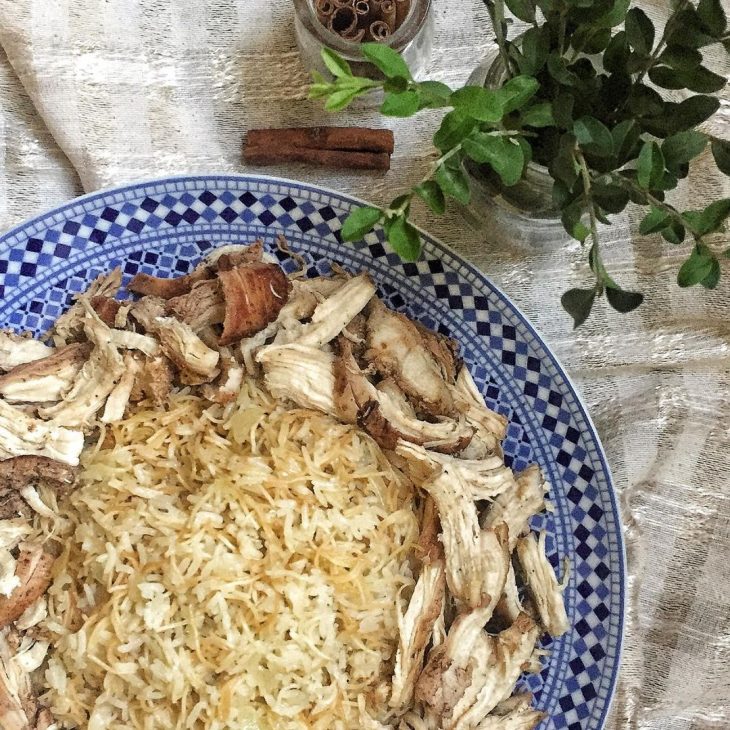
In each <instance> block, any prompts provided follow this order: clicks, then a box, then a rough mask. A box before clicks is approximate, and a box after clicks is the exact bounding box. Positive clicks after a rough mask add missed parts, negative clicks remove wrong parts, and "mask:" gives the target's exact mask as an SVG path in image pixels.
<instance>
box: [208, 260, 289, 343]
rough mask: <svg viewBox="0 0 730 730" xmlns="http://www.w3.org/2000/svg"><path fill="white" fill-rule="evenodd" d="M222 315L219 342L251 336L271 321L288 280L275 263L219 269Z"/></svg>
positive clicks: (284, 298)
mask: <svg viewBox="0 0 730 730" xmlns="http://www.w3.org/2000/svg"><path fill="white" fill-rule="evenodd" d="M218 278H219V280H220V283H221V287H222V290H223V299H224V301H225V316H224V320H223V333H222V334H221V337H220V344H221V345H230V344H232V343H234V342H238V340H240V339H242V338H244V337H251V336H252V335H255V334H256V333H257V332H259V331H261V330H262V329H264V327H266V326H267V325H268V324H269V323H271V322H273V321H274V320H275V319H276V318H277V317H278V316H279V312H280V311H281V309H282V307H283V306H284V305H285V304H286V302H287V300H288V298H289V291H290V288H291V284H290V282H289V279H287V278H286V275H285V274H284V272H283V271H282V270H281V269H280V268H279V267H278V266H277V265H276V264H263V263H260V264H244V265H241V266H236V267H235V268H232V269H229V270H225V271H219V272H218Z"/></svg>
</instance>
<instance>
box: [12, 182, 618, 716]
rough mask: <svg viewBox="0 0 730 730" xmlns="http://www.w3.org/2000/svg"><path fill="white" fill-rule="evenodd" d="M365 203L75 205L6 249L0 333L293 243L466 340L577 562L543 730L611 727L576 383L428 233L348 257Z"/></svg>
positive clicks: (614, 598) (511, 452) (587, 438)
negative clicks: (90, 300)
mask: <svg viewBox="0 0 730 730" xmlns="http://www.w3.org/2000/svg"><path fill="white" fill-rule="evenodd" d="M359 202H360V201H356V200H354V199H353V198H351V197H348V196H343V195H341V194H338V193H335V192H333V191H328V190H324V189H322V188H317V187H314V186H310V185H305V184H302V183H297V182H293V181H289V180H281V179H275V178H267V177H259V176H206V177H194V178H172V179H167V180H161V181H157V182H151V183H141V184H138V185H133V186H130V187H127V188H123V189H118V190H112V191H108V192H101V193H96V194H92V195H88V196H85V197H83V198H79V199H78V200H76V201H73V202H72V203H69V204H68V205H66V206H64V207H62V208H59V209H57V210H55V211H53V212H50V213H47V214H45V215H42V216H40V217H38V218H35V219H33V220H31V221H28V222H27V223H25V224H23V225H21V226H19V227H17V228H15V229H13V230H12V231H10V232H9V233H7V234H6V235H5V236H3V237H2V238H0V300H1V301H0V326H2V327H12V328H14V329H16V330H32V331H33V332H34V333H35V334H36V335H39V334H41V333H42V332H44V331H46V330H47V329H48V328H49V327H50V325H51V323H52V322H53V321H54V320H55V319H56V318H57V317H58V315H59V314H60V313H61V312H62V311H64V309H65V308H66V307H67V306H68V304H69V303H70V301H71V298H72V296H73V294H74V293H76V292H78V291H81V290H83V289H84V288H85V287H86V286H87V285H88V283H89V282H90V281H91V280H93V279H94V278H95V277H96V276H98V275H99V274H100V273H102V272H104V271H108V270H110V269H111V268H113V267H114V266H117V265H121V266H122V268H123V272H124V275H125V277H127V278H128V277H131V276H132V275H134V274H135V273H136V272H138V271H145V272H147V273H150V274H156V275H159V276H172V275H179V274H180V273H184V272H186V271H188V270H190V268H192V266H194V265H195V263H196V262H197V261H198V260H199V259H200V257H201V256H202V255H204V254H205V253H206V251H207V250H209V249H210V248H211V247H213V246H216V245H221V244H223V243H227V242H250V241H252V240H254V239H255V238H257V237H260V238H263V239H264V242H265V244H266V245H267V247H268V249H269V251H271V252H273V253H275V254H276V255H277V256H278V257H279V259H280V261H281V262H282V265H283V266H284V267H285V268H287V267H293V266H294V262H293V261H291V260H290V259H288V257H287V256H286V255H285V254H283V253H282V252H280V251H278V250H277V248H276V244H275V239H276V236H277V234H279V233H283V234H284V235H285V236H286V238H287V240H288V241H289V244H290V246H291V248H292V249H294V250H296V251H297V252H298V253H301V254H303V255H304V257H305V259H306V261H307V263H308V265H309V267H310V273H311V274H315V273H318V272H319V273H325V272H326V271H328V270H329V266H330V263H332V262H338V263H340V264H341V265H343V266H345V267H347V268H349V269H351V270H363V269H366V270H368V271H370V272H371V274H372V275H373V277H374V279H375V280H376V282H377V284H378V286H379V289H380V292H381V294H382V295H383V296H384V297H385V298H386V300H387V301H388V303H389V304H390V305H391V306H393V307H394V308H396V309H399V310H401V311H404V312H406V313H408V314H409V316H412V317H415V318H417V319H419V320H420V321H422V322H423V323H424V324H426V325H427V326H429V327H432V328H436V329H439V330H440V331H442V332H444V333H446V334H449V335H451V336H453V337H455V338H456V339H457V340H459V342H460V343H461V344H462V348H463V355H464V358H465V361H466V362H467V364H468V365H469V367H470V368H471V371H472V373H473V375H474V377H475V380H476V382H477V384H478V386H479V387H480V389H481V390H482V393H483V394H484V396H485V398H486V400H487V402H488V404H489V405H490V406H491V407H492V408H495V409H496V410H498V411H499V412H501V413H504V414H505V415H506V416H507V417H508V418H509V422H510V423H509V429H508V434H507V438H506V440H505V443H504V451H505V456H506V458H507V460H508V462H509V463H510V464H511V465H512V466H513V468H515V469H522V468H524V467H525V466H527V465H528V464H529V463H532V462H538V463H539V464H540V466H541V467H542V469H543V470H544V472H545V474H546V476H547V477H548V480H549V482H550V484H551V492H550V495H549V496H550V500H551V502H552V503H553V505H554V507H555V510H554V512H552V513H546V514H544V515H541V516H539V517H538V518H535V521H534V524H533V527H535V528H536V529H545V530H546V531H547V533H548V539H547V548H548V554H549V557H550V560H551V562H552V563H553V565H554V566H555V567H556V568H558V566H559V565H560V564H561V559H562V556H568V557H569V558H570V565H571V567H570V575H569V580H568V585H567V587H566V592H565V598H566V605H567V609H568V614H569V616H570V618H571V622H572V627H573V628H572V630H571V631H570V632H569V633H567V634H566V635H565V636H563V637H561V638H560V639H558V640H556V641H550V639H549V637H545V638H544V639H543V646H544V647H546V648H548V649H549V651H550V654H549V657H548V658H547V660H546V662H545V666H544V668H543V671H542V672H541V673H540V674H538V675H530V676H525V677H523V678H522V679H521V684H522V685H523V686H524V687H525V688H529V689H530V690H531V691H532V692H534V693H535V696H536V699H537V702H538V704H539V706H540V707H541V708H542V709H544V710H545V711H547V712H548V713H549V716H550V717H549V719H548V720H546V721H545V723H544V724H543V725H542V726H541V727H544V728H555V729H556V730H557V729H562V728H566V729H567V730H599V729H600V728H601V727H602V726H603V723H604V720H605V717H606V715H607V712H608V707H609V703H610V699H611V696H612V694H613V690H614V686H615V682H616V673H617V671H618V665H619V659H620V650H621V640H622V634H623V613H624V589H625V585H624V582H625V564H624V547H623V541H622V536H621V521H620V515H619V510H618V504H617V500H616V495H615V492H614V490H613V486H612V484H611V478H610V474H609V471H608V467H607V464H606V459H605V455H604V453H603V450H602V447H601V445H600V442H599V440H598V437H597V435H596V432H595V429H594V426H593V424H592V423H591V421H590V418H589V416H588V415H587V413H586V410H585V408H584V406H583V404H582V403H581V401H580V399H579V397H578V395H577V394H576V391H575V389H574V387H573V385H572V384H571V382H570V380H569V379H568V377H567V376H566V375H565V373H564V372H563V370H562V368H561V367H560V365H559V364H558V363H557V361H556V359H555V357H554V356H553V355H552V353H551V352H550V350H549V349H548V348H547V346H546V345H545V344H544V343H543V342H542V340H541V339H540V337H539V335H538V334H537V333H536V332H535V330H534V329H533V327H532V326H531V325H530V324H529V323H528V322H527V320H526V319H525V317H524V316H523V315H522V314H521V313H520V312H519V310H518V309H517V308H516V307H515V306H514V305H513V304H512V303H511V302H510V300H509V299H508V298H507V297H506V296H505V295H504V294H503V293H502V292H501V291H500V290H499V289H498V288H497V287H495V286H494V285H493V284H492V283H491V282H490V281H489V280H488V279H487V278H486V277H485V276H484V275H483V274H482V273H481V272H479V271H478V270H477V269H475V268H474V267H473V266H471V265H470V264H468V263H467V262H465V261H464V260H463V259H461V258H460V257H459V256H457V255H456V254H455V253H454V252H452V251H450V250H449V249H448V248H446V247H445V246H444V245H443V244H441V243H440V242H438V241H435V240H434V239H432V238H430V237H429V236H428V235H426V234H425V233H424V234H423V240H424V250H423V255H422V257H421V259H420V260H419V261H417V262H414V263H406V262H403V261H401V260H400V259H399V258H398V256H396V255H395V254H394V253H393V252H392V251H391V250H390V249H389V248H388V246H387V244H386V243H385V242H384V236H383V231H382V230H376V231H374V232H372V233H369V234H368V235H367V236H366V237H365V239H364V241H361V242H359V243H358V244H355V245H350V244H347V245H343V244H342V243H341V240H340V233H339V231H340V227H341V225H342V222H343V220H344V219H345V217H346V216H347V214H348V213H349V211H350V210H351V209H352V207H353V206H354V205H357V204H358V203H359Z"/></svg>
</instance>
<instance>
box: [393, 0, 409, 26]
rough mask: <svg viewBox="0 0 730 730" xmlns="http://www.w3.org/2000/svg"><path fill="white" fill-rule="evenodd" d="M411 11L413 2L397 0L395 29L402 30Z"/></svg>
mask: <svg viewBox="0 0 730 730" xmlns="http://www.w3.org/2000/svg"><path fill="white" fill-rule="evenodd" d="M410 9H411V0H395V27H396V28H400V27H401V25H403V21H404V20H405V19H406V18H407V17H408V13H409V11H410Z"/></svg>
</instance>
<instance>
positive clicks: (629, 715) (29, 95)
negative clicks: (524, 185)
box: [0, 0, 730, 730]
mask: <svg viewBox="0 0 730 730" xmlns="http://www.w3.org/2000/svg"><path fill="white" fill-rule="evenodd" d="M665 4H666V3H665V2H664V0H654V4H653V6H650V7H649V10H650V12H652V13H653V14H654V15H655V16H656V15H661V9H662V7H663V6H664V5H665ZM434 12H435V16H436V39H435V51H434V57H433V63H432V74H433V76H434V77H436V78H439V79H441V80H443V81H445V82H447V83H452V84H457V83H461V82H463V81H464V80H465V79H466V78H467V76H468V75H469V73H470V71H471V70H472V69H473V68H474V66H475V65H476V64H477V63H478V61H479V59H480V58H481V57H482V55H483V54H484V52H485V49H486V48H487V47H488V45H489V43H490V28H489V25H488V21H487V19H486V13H485V10H484V7H483V5H482V3H481V2H479V1H478V0H434ZM292 13H293V9H292V6H291V4H290V3H289V2H287V0H272V2H269V3H263V2H261V1H260V0H206V2H200V1H199V0H198V1H194V0H178V1H177V2H170V0H0V43H1V44H2V49H4V53H3V55H2V56H1V57H0V155H1V158H0V159H1V160H2V164H1V165H0V228H1V229H3V230H4V229H7V228H8V227H9V226H11V225H12V224H14V223H17V222H19V221H20V220H21V219H23V218H25V217H28V216H30V215H33V214H36V213H39V212H41V211H43V210H44V209H47V208H50V207H52V206H55V205H57V204H59V203H62V202H63V201H65V200H68V199H69V198H71V197H74V196H75V195H78V194H80V193H81V192H83V191H89V190H94V189H97V188H100V187H106V186H117V185H121V184H122V183H126V182H129V181H131V180H139V179H145V178H153V177H160V176H163V175H167V174H171V173H199V172H226V171H229V172H241V171H243V170H245V169H246V168H245V167H244V166H243V164H242V162H241V156H240V145H241V135H242V133H243V131H244V130H245V129H247V128H249V127H259V126H286V125H306V124H315V123H326V122H328V121H329V122H334V123H337V124H343V123H348V122H352V123H360V124H375V125H378V124H384V123H385V124H387V125H388V126H391V127H392V128H393V129H394V130H395V133H396V146H397V150H396V154H395V155H394V158H393V169H392V170H391V172H389V173H388V174H387V175H373V174H368V173H346V172H337V171H326V170H319V169H315V168H309V167H296V166H288V167H286V168H273V169H268V170H267V172H270V173H271V174H281V175H283V176H288V177H294V178H300V179H302V180H306V181H310V182H316V183H320V184H323V185H326V186H329V187H332V188H336V189H339V190H342V191H344V192H348V193H354V194H357V195H360V196H363V197H367V198H370V199H372V200H374V201H376V202H379V203H383V202H386V201H387V200H389V199H390V197H391V196H392V195H393V191H396V190H398V189H400V188H401V187H403V186H405V185H409V184H411V183H413V182H414V181H416V180H418V179H419V178H420V177H422V175H423V174H424V172H425V171H426V169H427V167H428V165H429V162H430V161H431V160H432V159H433V153H432V147H431V144H430V136H431V134H432V131H433V129H434V127H435V125H436V124H437V122H438V118H439V114H438V113H437V112H433V113H425V114H422V115H420V116H419V117H417V118H416V119H409V120H406V121H395V120H388V121H385V122H384V121H383V120H381V119H379V118H378V117H377V115H375V114H374V113H372V112H357V113H349V114H343V115H340V116H338V117H336V118H334V119H333V118H332V117H330V116H328V115H327V114H325V113H324V112H323V111H322V110H321V105H320V104H319V103H316V102H310V101H308V100H307V99H306V83H307V74H306V72H305V69H304V68H303V67H302V65H301V63H300V61H299V57H298V53H297V48H296V44H295V39H294V31H293V23H292ZM725 72H727V66H725ZM713 124H714V131H715V132H716V133H718V134H722V135H724V136H725V137H726V138H730V102H729V101H728V98H725V100H724V103H723V107H722V109H721V111H720V113H719V114H718V115H717V118H716V120H715V122H714V123H713ZM707 172H708V171H707V170H705V171H703V174H698V175H694V174H693V176H692V178H691V179H690V181H689V184H688V185H686V186H684V188H683V190H682V193H681V194H682V195H683V196H684V197H685V199H686V200H687V201H689V204H690V205H694V206H695V207H699V206H700V205H702V204H703V203H705V202H706V201H707V199H708V198H709V196H720V195H724V196H729V195H730V185H729V184H728V180H727V178H723V177H722V176H721V175H719V174H718V173H716V172H714V173H712V174H711V175H710V174H707ZM632 217H633V218H634V224H636V220H635V219H636V215H633V216H632ZM419 222H421V223H422V224H423V225H424V226H425V227H426V228H428V229H429V230H430V231H432V232H433V233H434V234H436V235H437V236H439V237H441V238H442V239H443V240H444V241H445V242H447V243H448V244H450V245H451V246H453V247H454V248H456V249H457V250H458V251H459V252H461V253H462V254H463V255H464V256H466V257H467V258H469V259H471V260H472V261H474V262H475V263H477V264H478V265H479V266H480V267H481V268H482V269H483V270H484V271H485V272H486V273H487V274H488V275H489V276H490V277H492V279H493V280H494V281H495V282H496V283H497V284H499V285H500V286H501V287H502V288H503V289H504V290H505V291H507V292H508V293H509V295H510V296H511V297H512V298H513V299H514V300H515V301H516V302H517V304H518V305H519V306H520V307H521V308H522V309H523V311H525V312H526V313H527V315H528V316H529V317H530V318H531V320H532V321H533V322H534V323H535V325H536V326H537V327H538V328H539V329H540V330H541V331H542V333H543V334H544V336H545V339H546V340H547V342H548V343H549V344H550V346H551V347H552V348H553V349H554V350H555V351H556V352H557V354H558V356H559V357H560V359H561V360H562V362H563V363H564V365H565V366H566V368H567V370H568V372H569V373H570V374H571V376H572V377H573V378H574V379H575V380H576V381H577V383H578V385H579V387H580V389H581V390H582V392H583V395H584V396H585V399H586V400H587V402H588V404H589V407H590V411H591V413H592V416H593V418H594V420H595V422H596V424H597V426H598V430H599V431H600V434H601V437H602V439H603V443H604V445H605V447H606V451H607V453H608V457H609V461H610V463H611V466H612V469H613V474H614V477H615V480H616V485H617V488H618V490H619V492H620V496H621V504H622V506H623V511H624V521H625V527H626V538H627V542H628V559H629V569H630V579H629V607H628V622H627V634H626V641H625V651H624V660H623V667H622V671H621V675H620V681H619V685H618V691H617V695H616V700H615V702H614V705H613V711H612V716H611V719H610V721H609V723H608V727H609V728H632V729H634V728H646V729H649V728H651V730H675V729H679V728H682V729H684V728H696V729H698V730H699V729H700V728H701V729H702V730H705V729H707V728H727V727H730V680H729V679H728V670H729V669H730V527H729V526H728V525H729V524H730V488H729V486H730V457H729V454H730V345H729V339H730V304H729V302H730V266H725V272H724V275H725V278H724V279H723V281H722V283H721V284H720V286H719V287H718V288H717V290H716V291H714V292H707V291H704V290H698V289H693V290H689V291H686V290H680V289H678V288H677V286H676V284H675V276H676V271H677V268H678V266H679V264H680V262H681V261H682V260H683V258H684V256H685V255H686V248H685V247H671V246H669V245H667V244H662V243H660V242H659V241H657V240H656V238H655V237H640V236H638V235H637V234H634V235H630V234H629V226H628V221H627V220H626V218H625V217H624V219H622V220H620V221H619V222H618V224H617V225H616V226H615V227H614V229H613V233H612V235H611V236H610V239H609V240H610V242H607V245H606V246H605V248H606V258H607V260H608V262H609V264H610V266H611V269H612V271H614V272H615V273H616V277H617V278H618V279H619V280H620V281H621V282H623V283H624V284H625V285H626V286H629V287H634V286H636V287H637V288H639V289H641V290H642V291H643V292H644V293H645V294H646V303H645V305H644V306H643V307H641V308H640V309H639V310H638V311H637V312H635V313H633V314H631V315H628V316H621V315H619V314H616V313H615V312H613V311H611V310H609V309H607V307H606V306H605V304H604V303H601V304H600V305H599V306H598V307H597V311H596V312H595V313H594V315H593V316H592V317H591V319H590V321H589V322H588V324H587V325H585V326H584V327H582V328H581V329H580V330H578V331H577V332H573V331H571V327H570V321H569V318H568V317H567V315H565V314H564V313H563V312H562V310H561V308H560V305H559V296H560V293H561V292H562V291H564V290H565V289H566V288H568V287H570V286H580V285H588V284H589V282H590V276H589V273H588V271H587V265H586V262H585V256H584V255H583V253H582V252H581V251H580V247H579V245H578V244H570V245H566V246H564V247H560V248H555V247H543V248H531V249H526V248H522V247H517V246H500V247H497V246H495V245H494V244H490V239H489V233H488V232H487V231H486V230H473V229H471V228H469V227H468V226H466V225H465V223H464V221H463V219H462V218H461V216H460V215H459V214H458V213H453V212H452V213H451V214H449V215H447V216H445V217H444V218H429V217H427V216H422V217H421V219H420V221H419ZM726 246H727V241H725V242H724V243H723V247H726ZM726 263H730V262H726Z"/></svg>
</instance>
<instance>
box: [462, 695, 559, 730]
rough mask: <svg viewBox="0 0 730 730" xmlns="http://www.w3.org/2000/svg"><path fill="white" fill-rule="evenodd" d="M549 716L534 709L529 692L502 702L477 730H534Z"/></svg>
mask: <svg viewBox="0 0 730 730" xmlns="http://www.w3.org/2000/svg"><path fill="white" fill-rule="evenodd" d="M546 717H547V714H546V713H544V712H540V711H539V710H536V709H535V708H533V707H532V695H531V694H530V693H529V692H525V693H523V694H518V695H514V696H513V697H510V698H509V699H507V700H504V701H503V702H500V703H499V704H498V705H497V706H496V707H495V708H494V710H492V712H491V713H490V714H489V715H487V716H486V717H485V718H484V719H483V720H482V721H481V722H480V723H479V724H478V725H477V726H476V728H475V730H534V728H536V727H537V726H538V725H539V724H540V723H541V722H542V721H543V720H544V719H545V718H546Z"/></svg>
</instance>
